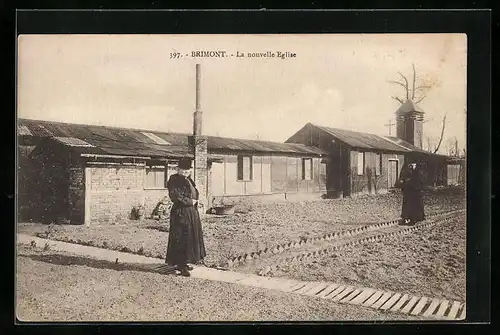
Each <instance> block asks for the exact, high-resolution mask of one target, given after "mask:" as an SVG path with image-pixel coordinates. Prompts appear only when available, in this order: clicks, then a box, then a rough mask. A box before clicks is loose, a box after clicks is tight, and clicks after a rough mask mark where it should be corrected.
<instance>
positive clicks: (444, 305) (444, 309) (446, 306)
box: [436, 300, 449, 317]
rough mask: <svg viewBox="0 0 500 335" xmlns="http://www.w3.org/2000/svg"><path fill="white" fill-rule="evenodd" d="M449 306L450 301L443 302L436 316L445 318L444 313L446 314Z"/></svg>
mask: <svg viewBox="0 0 500 335" xmlns="http://www.w3.org/2000/svg"><path fill="white" fill-rule="evenodd" d="M448 305H449V302H448V300H443V301H442V302H441V305H439V309H438V311H437V313H436V315H437V316H439V317H443V316H444V312H446V310H447V309H448Z"/></svg>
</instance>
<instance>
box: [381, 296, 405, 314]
mask: <svg viewBox="0 0 500 335" xmlns="http://www.w3.org/2000/svg"><path fill="white" fill-rule="evenodd" d="M400 297H401V294H400V293H396V294H394V295H393V296H392V297H391V298H390V299H389V300H387V301H386V302H385V303H384V304H383V305H382V306H380V309H381V310H383V311H385V310H388V309H389V308H391V306H393V305H394V304H395V303H396V301H398V299H399V298H400Z"/></svg>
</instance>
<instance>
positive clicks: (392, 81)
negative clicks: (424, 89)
mask: <svg viewBox="0 0 500 335" xmlns="http://www.w3.org/2000/svg"><path fill="white" fill-rule="evenodd" d="M389 83H391V84H397V85H400V86H401V87H403V88H404V89H405V90H406V89H407V87H406V85H405V84H403V83H400V82H399V81H395V80H389Z"/></svg>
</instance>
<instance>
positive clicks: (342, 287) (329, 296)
mask: <svg viewBox="0 0 500 335" xmlns="http://www.w3.org/2000/svg"><path fill="white" fill-rule="evenodd" d="M345 289H346V287H345V286H344V285H340V286H339V287H337V288H336V289H335V290H333V291H332V292H330V294H327V295H326V296H324V298H325V299H331V298H333V297H335V296H336V295H337V294H339V293H340V292H342V291H343V290H345Z"/></svg>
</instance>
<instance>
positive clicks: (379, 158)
mask: <svg viewBox="0 0 500 335" xmlns="http://www.w3.org/2000/svg"><path fill="white" fill-rule="evenodd" d="M381 171H382V154H377V156H376V159H375V175H377V176H380V174H381Z"/></svg>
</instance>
